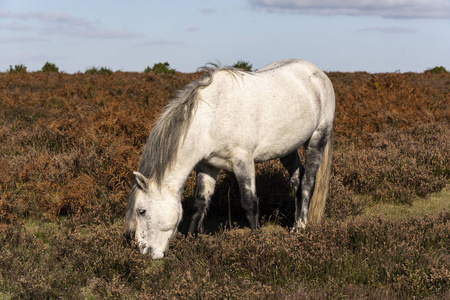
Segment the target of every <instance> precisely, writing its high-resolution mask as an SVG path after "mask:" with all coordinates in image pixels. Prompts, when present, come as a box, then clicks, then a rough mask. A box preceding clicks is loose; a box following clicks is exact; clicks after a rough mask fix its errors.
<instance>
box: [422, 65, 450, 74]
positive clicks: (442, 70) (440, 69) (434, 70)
mask: <svg viewBox="0 0 450 300" xmlns="http://www.w3.org/2000/svg"><path fill="white" fill-rule="evenodd" d="M425 73H433V74H440V73H448V71H447V70H446V69H445V68H444V67H443V66H440V67H439V66H436V67H434V68H430V69H427V70H425Z"/></svg>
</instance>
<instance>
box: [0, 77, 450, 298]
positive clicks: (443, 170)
mask: <svg viewBox="0 0 450 300" xmlns="http://www.w3.org/2000/svg"><path fill="white" fill-rule="evenodd" d="M328 75H329V77H330V79H331V80H332V82H333V85H334V88H335V92H336V122H335V128H334V136H335V141H334V159H333V174H332V179H331V183H330V185H331V186H330V193H329V197H328V201H327V206H326V218H325V220H324V222H323V223H322V224H319V225H314V226H309V227H308V228H307V229H306V230H305V231H303V232H300V233H298V234H295V235H293V234H289V227H290V226H292V224H293V209H294V204H293V200H292V191H291V188H290V186H289V180H288V175H287V172H286V171H285V170H284V169H283V168H282V167H281V165H280V163H279V162H278V161H272V162H267V163H263V164H259V165H258V166H257V190H258V196H259V199H260V209H261V215H262V219H263V227H262V230H261V232H258V233H252V232H251V231H250V230H249V229H248V228H246V227H245V226H246V223H245V221H244V218H243V215H242V210H241V209H240V204H239V193H238V188H237V183H236V180H235V178H234V176H233V175H232V174H229V173H226V172H223V173H221V174H220V178H219V180H218V184H217V189H216V192H215V195H214V197H213V200H212V205H211V208H210V212H209V214H208V216H207V217H206V220H205V232H206V233H205V234H201V235H200V236H199V237H198V238H197V239H186V238H185V237H184V235H183V234H182V233H184V232H185V231H186V225H187V224H188V222H189V220H190V213H191V208H192V204H193V190H194V187H195V174H194V173H192V174H191V176H190V177H189V179H188V181H187V182H186V186H185V190H184V193H183V207H184V212H185V213H184V217H183V223H182V224H181V226H180V230H181V232H182V233H180V234H179V235H178V236H177V237H176V239H175V240H174V241H173V242H172V244H171V248H170V251H169V253H168V256H167V258H166V259H164V260H162V261H152V260H151V259H150V258H149V257H146V256H142V255H140V254H139V253H138V251H137V250H136V247H135V246H134V245H132V244H129V243H127V241H126V239H125V237H124V221H123V216H124V211H125V206H126V201H127V194H128V192H129V188H130V185H131V182H132V171H134V170H136V168H137V167H138V161H139V156H140V154H141V149H142V147H143V145H144V144H145V141H146V138H147V136H148V134H149V132H150V130H151V127H152V124H153V123H154V121H155V120H156V118H157V116H158V114H159V113H160V111H161V109H162V108H163V107H164V105H165V104H167V102H168V101H169V100H170V98H171V96H172V95H173V93H174V91H175V90H177V89H180V88H182V87H183V86H184V85H186V84H187V83H188V82H190V81H192V80H195V79H197V78H198V77H199V76H200V74H199V73H192V74H182V73H176V74H158V75H155V74H151V73H149V74H140V73H122V72H116V73H113V74H103V75H102V74H74V75H69V74H62V73H16V74H0V153H1V155H0V170H1V172H0V298H6V299H9V298H11V299H15V298H24V299H47V298H74V299H79V298H88V299H102V298H126V299H128V298H150V299H160V298H170V299H174V298H189V299H191V298H194V299H196V298H199V299H203V298H226V299H254V298H262V299H293V298H294V299H296V298H306V299H324V298H350V299H361V298H367V299H378V298H383V299H406V298H414V297H417V298H430V299H442V298H445V297H447V298H448V297H450V253H449V249H450V238H449V235H450V230H449V229H450V207H449V206H450V205H449V203H450V199H449V197H450V196H449V192H448V188H447V189H445V186H447V187H448V182H449V178H450V167H449V166H450V164H449V161H450V154H449V153H450V142H449V140H450V127H449V124H450V122H449V121H450V119H449V112H450V74H448V73H442V74H431V73H427V74H416V73H405V74H400V73H388V74H368V73H364V72H359V73H338V72H334V73H328ZM437 192H440V193H438V194H435V193H437ZM228 202H230V212H231V217H232V224H229V223H230V222H229V221H228V205H229V204H228ZM229 228H231V229H229Z"/></svg>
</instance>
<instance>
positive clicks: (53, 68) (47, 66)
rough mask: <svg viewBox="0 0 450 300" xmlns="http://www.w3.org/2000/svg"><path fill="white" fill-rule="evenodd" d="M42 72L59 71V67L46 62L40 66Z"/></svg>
mask: <svg viewBox="0 0 450 300" xmlns="http://www.w3.org/2000/svg"><path fill="white" fill-rule="evenodd" d="M42 72H55V73H58V72H59V68H58V67H57V66H56V65H55V64H53V63H50V62H46V63H45V65H44V66H43V67H42Z"/></svg>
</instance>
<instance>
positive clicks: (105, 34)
mask: <svg viewBox="0 0 450 300" xmlns="http://www.w3.org/2000/svg"><path fill="white" fill-rule="evenodd" d="M0 18H2V19H15V20H18V22H13V23H10V24H9V26H8V25H3V27H2V26H1V25H0V29H2V28H3V29H9V30H19V28H21V29H25V28H33V29H36V30H40V31H41V32H43V33H45V34H47V35H55V34H59V35H66V36H70V37H81V38H95V39H124V38H125V39H128V38H136V37H141V36H142V35H139V34H135V33H131V32H129V31H126V30H120V29H103V28H100V27H99V24H98V23H99V22H97V21H94V22H93V21H90V20H87V19H84V18H79V17H76V16H73V15H71V14H69V13H67V12H29V13H22V12H12V11H7V10H0ZM30 22H34V23H32V24H31V23H30ZM29 23H30V24H29ZM14 28H16V29H14Z"/></svg>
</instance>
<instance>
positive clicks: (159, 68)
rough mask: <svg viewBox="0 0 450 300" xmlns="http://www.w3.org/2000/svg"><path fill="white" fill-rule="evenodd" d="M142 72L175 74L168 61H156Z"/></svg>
mask: <svg viewBox="0 0 450 300" xmlns="http://www.w3.org/2000/svg"><path fill="white" fill-rule="evenodd" d="M144 73H153V74H162V73H163V74H175V69H172V68H171V67H170V64H169V63H168V62H164V63H156V64H154V65H153V68H150V67H147V68H145V70H144Z"/></svg>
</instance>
